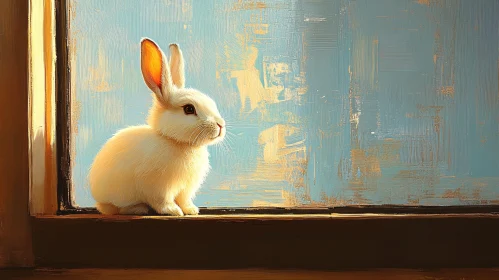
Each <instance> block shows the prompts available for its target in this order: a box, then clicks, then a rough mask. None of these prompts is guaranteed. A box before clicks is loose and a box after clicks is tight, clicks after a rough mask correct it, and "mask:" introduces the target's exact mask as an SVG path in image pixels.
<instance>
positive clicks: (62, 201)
mask: <svg viewBox="0 0 499 280" xmlns="http://www.w3.org/2000/svg"><path fill="white" fill-rule="evenodd" d="M56 19H57V21H56V46H57V82H56V84H57V95H56V101H57V126H56V131H57V153H58V162H57V164H58V172H59V173H58V199H59V211H58V215H56V216H37V217H33V218H32V221H31V222H32V227H33V250H34V255H35V258H36V259H35V262H36V263H37V264H38V265H43V266H52V267H85V266H92V267H154V268H157V267H169V268H209V269H215V268H242V267H268V268H315V269H345V268H357V269H359V268H361V269H362V268H435V267H494V266H499V256H497V252H499V215H497V213H499V206H497V205H490V206H452V207H438V206H437V207H409V206H396V205H382V206H346V207H331V208H203V209H201V214H202V215H201V216H199V217H184V218H176V217H149V216H148V217H137V216H113V217H106V216H101V215H97V214H96V210H95V209H94V208H79V207H75V206H74V205H73V202H72V199H71V193H70V189H71V188H70V184H71V180H70V178H71V173H70V172H71V169H70V167H71V165H70V142H69V141H70V135H71V131H70V109H71V106H70V105H71V97H70V95H69V94H68V93H69V89H70V87H69V77H70V72H69V71H70V69H69V67H68V52H67V49H68V48H67V47H68V46H67V24H66V19H67V18H66V0H56ZM369 213H370V214H371V215H369ZM347 214H350V215H347Z"/></svg>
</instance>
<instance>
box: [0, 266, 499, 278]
mask: <svg viewBox="0 0 499 280" xmlns="http://www.w3.org/2000/svg"><path fill="white" fill-rule="evenodd" d="M11 278H12V279H25V280H31V279H33V280H36V279H44V280H46V279H71V280H80V279H81V280H83V279H85V280H86V279H90V278H92V279H108V280H114V279H119V280H128V279H133V280H135V279H179V280H183V279H186V280H192V279H203V280H215V279H227V280H229V279H230V280H232V279H248V280H257V279H258V280H259V279H276V280H299V279H300V280H301V279H310V280H314V279H317V280H319V279H321V280H322V279H335V280H347V279H348V280H422V279H424V280H442V279H446V280H493V279H499V270H497V269H442V270H434V271H419V270H397V269H390V270H369V271H303V270H291V271H289V270H288V271H282V270H255V269H251V270H247V269H245V270H156V269H154V270H149V269H69V270H65V269H62V270H60V269H57V270H51V269H37V270H10V271H9V270H6V271H1V270H0V279H11Z"/></svg>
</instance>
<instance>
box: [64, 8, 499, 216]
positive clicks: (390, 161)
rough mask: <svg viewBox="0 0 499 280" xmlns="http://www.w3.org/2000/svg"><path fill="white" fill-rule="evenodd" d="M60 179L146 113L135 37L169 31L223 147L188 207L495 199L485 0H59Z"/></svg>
mask: <svg viewBox="0 0 499 280" xmlns="http://www.w3.org/2000/svg"><path fill="white" fill-rule="evenodd" d="M70 4H71V9H70V18H71V27H70V50H71V78H72V81H71V83H72V84H71V85H72V87H71V89H72V96H73V102H74V103H73V110H74V112H75V113H74V115H73V122H72V125H73V131H74V142H73V149H74V154H73V155H74V157H73V184H74V187H75V191H76V192H75V193H76V201H77V203H78V204H79V205H82V206H91V205H92V204H93V200H92V198H91V196H90V193H89V191H88V187H87V185H88V184H87V181H86V175H87V170H88V168H89V165H90V163H91V162H92V160H93V157H94V156H95V154H96V153H97V151H98V149H99V148H100V146H101V145H102V144H103V143H104V142H105V141H106V140H107V139H108V138H109V137H111V136H112V135H113V134H114V133H115V132H116V130H118V129H120V128H122V127H124V126H127V125H135V124H140V123H144V122H145V117H146V115H147V110H148V108H149V106H150V102H151V97H150V93H149V92H148V89H147V87H146V86H145V84H144V82H143V81H142V76H141V74H140V61H139V42H140V38H141V37H151V38H153V39H154V40H156V41H157V42H158V43H159V45H160V46H163V48H166V46H167V45H168V44H169V43H171V42H178V43H179V44H180V45H181V47H182V48H183V50H184V55H185V57H186V72H187V85H188V86H192V87H195V88H199V89H201V90H203V91H205V92H207V93H208V94H209V95H211V96H212V97H213V98H214V99H215V100H216V102H217V103H218V106H219V109H220V111H221V113H222V114H223V115H224V117H225V118H226V120H227V123H228V131H229V132H230V135H228V136H229V137H228V139H227V141H226V144H225V145H224V147H218V148H217V147H212V148H210V150H211V154H212V165H213V170H212V172H211V173H210V175H209V176H208V179H207V182H206V183H205V185H204V186H203V187H202V189H201V191H200V193H199V195H198V197H197V198H196V200H197V201H196V202H197V204H198V205H200V206H233V207H240V206H302V205H303V206H319V205H352V204H407V205H463V204H491V203H498V202H499V2H497V1H494V0H481V1H466V0H425V1H422V0H377V1H371V0H356V1H353V0H303V1H298V0H292V1H284V0H282V1H279V0H272V1H252V0H217V1H204V0H190V1H188V0H183V1H173V0H168V1H166V0H165V1H147V2H144V1H138V0H127V1H115V0H108V1H87V0H86V1H82V0H71V1H70Z"/></svg>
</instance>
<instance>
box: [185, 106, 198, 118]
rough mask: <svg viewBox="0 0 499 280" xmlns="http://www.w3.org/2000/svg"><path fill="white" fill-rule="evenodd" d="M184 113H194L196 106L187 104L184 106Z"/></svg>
mask: <svg viewBox="0 0 499 280" xmlns="http://www.w3.org/2000/svg"><path fill="white" fill-rule="evenodd" d="M184 113H185V114H186V115H192V114H196V108H194V106H193V105H191V104H187V105H185V106H184Z"/></svg>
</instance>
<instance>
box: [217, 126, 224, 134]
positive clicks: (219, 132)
mask: <svg viewBox="0 0 499 280" xmlns="http://www.w3.org/2000/svg"><path fill="white" fill-rule="evenodd" d="M217 125H218V127H219V128H220V130H219V131H218V136H220V135H221V134H222V128H223V126H222V125H220V124H219V123H217ZM218 136H217V137H218Z"/></svg>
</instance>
